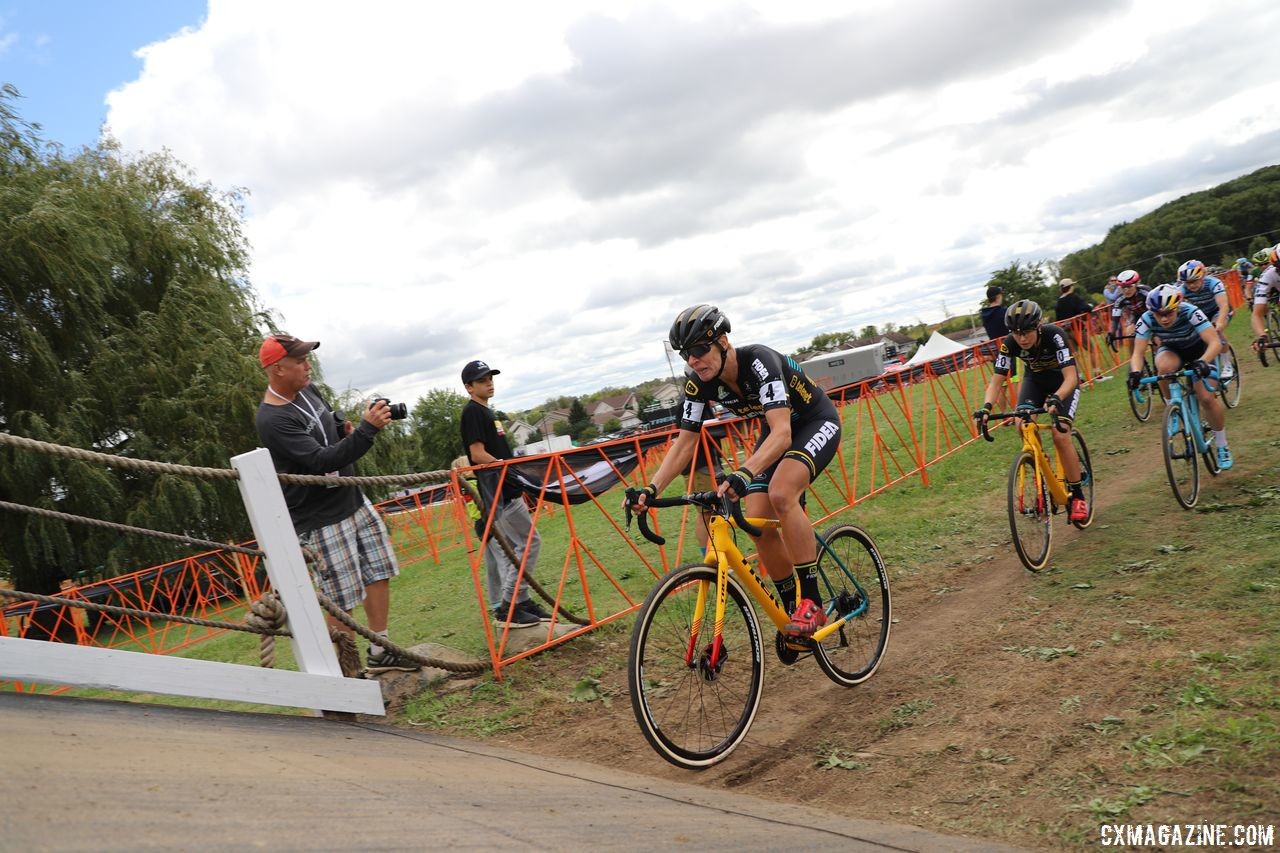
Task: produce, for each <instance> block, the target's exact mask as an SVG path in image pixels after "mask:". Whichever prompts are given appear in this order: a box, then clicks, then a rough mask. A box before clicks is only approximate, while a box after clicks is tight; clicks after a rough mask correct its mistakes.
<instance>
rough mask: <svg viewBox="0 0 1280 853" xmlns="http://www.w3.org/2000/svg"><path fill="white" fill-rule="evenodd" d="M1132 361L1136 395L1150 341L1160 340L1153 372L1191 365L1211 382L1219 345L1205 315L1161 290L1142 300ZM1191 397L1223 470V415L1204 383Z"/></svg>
mask: <svg viewBox="0 0 1280 853" xmlns="http://www.w3.org/2000/svg"><path fill="white" fill-rule="evenodd" d="M1134 334H1135V335H1136V337H1135V339H1134V347H1133V356H1132V357H1131V358H1130V359H1129V388H1130V389H1136V388H1137V387H1138V383H1139V381H1140V380H1141V379H1142V360H1143V356H1145V355H1146V353H1147V348H1148V347H1149V346H1150V342H1151V337H1152V335H1155V334H1159V335H1160V347H1159V349H1157V350H1156V372H1157V373H1173V372H1174V371H1175V370H1180V369H1181V368H1182V366H1183V365H1184V364H1187V365H1190V367H1191V368H1192V369H1193V370H1195V372H1196V373H1197V374H1198V375H1199V377H1200V379H1201V380H1203V379H1205V378H1206V377H1208V376H1210V375H1211V374H1212V372H1213V368H1212V367H1210V363H1211V362H1212V361H1213V360H1214V359H1215V358H1217V357H1218V353H1219V352H1221V350H1222V339H1221V338H1220V337H1219V336H1218V333H1217V330H1215V329H1214V327H1213V324H1212V323H1210V322H1209V318H1208V317H1206V316H1205V314H1204V312H1203V311H1201V310H1200V309H1199V308H1197V307H1196V306H1194V305H1192V304H1191V303H1190V302H1187V301H1184V300H1183V298H1182V290H1181V289H1180V288H1178V287H1177V286H1176V285H1172V284H1162V285H1160V286H1159V287H1157V288H1155V289H1154V290H1152V291H1151V292H1150V293H1149V294H1147V311H1146V313H1145V314H1143V315H1142V316H1141V317H1140V318H1138V327H1137V330H1136V331H1135V332H1134ZM1195 389H1196V397H1198V398H1199V400H1200V409H1201V411H1203V412H1204V414H1205V422H1206V423H1208V424H1209V426H1211V427H1213V443H1214V446H1215V447H1217V448H1218V467H1219V468H1221V469H1222V470H1224V471H1225V470H1227V469H1228V468H1230V467H1231V466H1232V464H1233V462H1232V459H1231V450H1230V449H1228V447H1227V412H1226V409H1225V407H1224V406H1223V405H1222V401H1221V400H1220V399H1218V395H1217V394H1215V393H1213V392H1211V391H1210V390H1209V389H1208V388H1207V387H1205V384H1204V382H1203V381H1198V382H1196V383H1195Z"/></svg>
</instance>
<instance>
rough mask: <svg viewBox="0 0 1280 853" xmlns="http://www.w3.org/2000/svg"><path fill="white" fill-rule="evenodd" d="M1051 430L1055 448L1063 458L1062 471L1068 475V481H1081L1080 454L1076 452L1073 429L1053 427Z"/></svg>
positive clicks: (1060, 457)
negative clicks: (1062, 429)
mask: <svg viewBox="0 0 1280 853" xmlns="http://www.w3.org/2000/svg"><path fill="white" fill-rule="evenodd" d="M1049 432H1050V433H1052V435H1053V449H1054V450H1055V451H1057V453H1058V458H1059V459H1061V460H1062V473H1063V475H1065V476H1066V478H1067V482H1068V483H1078V482H1080V456H1079V455H1078V454H1077V453H1076V446H1075V444H1074V443H1072V441H1071V431H1070V430H1068V431H1067V432H1058V431H1057V430H1056V429H1051V430H1049Z"/></svg>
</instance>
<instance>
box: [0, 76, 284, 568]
mask: <svg viewBox="0 0 1280 853" xmlns="http://www.w3.org/2000/svg"><path fill="white" fill-rule="evenodd" d="M17 97H18V94H17V92H16V91H15V90H14V89H13V88H12V87H11V86H7V85H6V86H4V87H3V88H2V89H0V431H4V432H9V433H12V434H14V435H22V436H28V437H31V438H36V439H41V440H44V441H49V442H54V443H57V444H62V445H70V446H73V447H81V448H89V449H97V450H101V451H104V452H108V453H113V454H119V455H124V456H131V457H137V458H141V459H151V460H158V461H167V462H178V463H184V464H190V465H202V466H211V467H222V468H225V467H227V465H228V458H229V457H230V456H231V455H234V454H236V453H240V452H243V451H245V450H249V449H252V448H253V447H256V446H257V445H258V440H257V436H256V434H255V432H254V411H255V409H256V407H257V404H258V400H259V399H260V395H261V389H262V375H261V371H260V370H259V369H258V367H257V363H256V360H255V358H254V353H256V350H257V344H258V342H259V340H260V333H259V331H258V328H257V326H256V324H255V304H254V298H253V295H252V292H251V291H250V289H249V287H248V285H247V278H246V274H245V269H246V258H247V246H246V243H245V240H244V237H243V235H242V231H241V222H242V215H243V214H242V210H241V208H240V204H239V199H238V197H237V196H236V195H235V194H228V193H222V192H218V191H215V190H214V189H213V188H212V187H210V186H209V185H207V184H201V183H199V182H196V181H195V180H194V179H193V177H192V176H191V174H190V172H189V171H188V170H187V169H186V168H185V167H183V166H182V165H181V164H180V163H178V162H176V161H175V160H174V159H173V158H172V157H171V156H170V155H168V154H160V155H151V156H142V157H138V158H127V157H125V156H123V155H122V154H121V153H120V151H119V150H118V149H117V147H116V146H115V145H114V144H113V143H110V142H106V143H101V144H99V145H98V146H96V147H94V148H84V149H81V151H80V152H79V153H77V154H75V155H74V156H65V155H64V154H63V153H62V150H61V149H60V148H59V147H58V146H56V145H54V144H50V143H48V142H45V141H44V140H42V139H41V137H40V135H39V129H38V127H35V126H33V125H30V124H28V123H27V122H25V121H24V120H22V119H21V118H20V117H19V115H18V113H17V112H16V110H15V109H14V104H15V102H16V99H17ZM0 498H3V499H4V500H8V501H12V502H14V503H20V504H24V505H29V506H38V507H47V508H51V509H57V510H61V511H64V512H70V513H74V514H77V515H84V516H92V517H95V518H102V519H107V520H113V521H121V522H125V523H128V524H133V525H138V526H143V527H150V528H156V529H160V530H167V531H173V532H181V533H186V534H188V535H193V536H199V537H202V538H212V539H220V540H225V539H228V538H234V537H241V536H244V535H245V533H246V531H247V528H248V525H247V523H246V520H245V514H244V510H243V507H242V505H241V502H240V500H239V493H238V490H237V489H236V488H235V484H234V483H233V482H230V481H222V482H215V481H209V480H197V479H189V478H186V477H178V476H172V475H168V474H154V473H126V472H122V471H119V470H115V469H108V468H104V467H102V466H99V465H97V464H93V463H88V462H81V461H75V460H71V459H67V458H63V457H57V456H47V455H43V454H37V453H33V452H31V451H28V450H22V449H14V448H11V447H3V448H0ZM184 552H186V553H189V549H182V548H175V547H174V546H173V545H170V544H167V543H163V542H161V541H159V540H155V539H148V538H141V537H137V536H133V535H125V536H121V535H118V534H115V533H111V532H102V531H99V530H96V529H95V528H88V527H83V526H80V525H69V524H63V523H61V522H57V521H47V520H42V519H39V518H35V517H32V516H29V515H26V514H20V513H17V512H13V511H8V510H0V573H3V574H7V575H8V576H9V577H10V579H11V580H12V581H13V582H14V585H15V586H16V587H18V588H20V589H27V590H31V591H38V592H43V591H48V590H50V589H53V588H55V587H56V585H57V581H58V580H59V578H60V577H62V576H67V577H72V576H74V575H75V574H76V573H77V572H78V571H82V570H90V571H99V572H104V573H106V574H116V573H119V572H121V571H127V570H132V569H135V568H140V567H144V566H147V565H150V564H152V563H154V562H157V561H164V560H168V559H173V558H174V557H175V556H177V555H179V554H181V553H184Z"/></svg>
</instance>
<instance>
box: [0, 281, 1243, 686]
mask: <svg viewBox="0 0 1280 853" xmlns="http://www.w3.org/2000/svg"><path fill="white" fill-rule="evenodd" d="M1220 277H1221V278H1222V279H1223V281H1224V283H1225V284H1226V285H1227V291H1228V296H1229V301H1230V303H1231V305H1232V306H1233V307H1238V306H1239V305H1241V304H1243V302H1244V295H1243V293H1242V288H1241V282H1240V278H1239V275H1238V274H1237V273H1236V272H1234V271H1231V272H1229V273H1226V274H1222V275H1220ZM1109 324H1110V318H1109V313H1108V308H1107V307H1106V306H1101V307H1099V308H1098V309H1096V310H1095V311H1094V312H1093V313H1092V314H1085V315H1081V316H1080V317H1076V318H1072V319H1071V320H1068V321H1066V322H1064V323H1059V324H1058V325H1060V326H1062V327H1063V328H1064V329H1065V330H1066V331H1067V333H1068V335H1069V336H1070V338H1071V340H1072V344H1073V347H1074V349H1075V352H1076V358H1077V361H1078V362H1079V364H1080V369H1081V375H1082V378H1083V380H1084V382H1085V384H1086V387H1087V386H1088V385H1089V384H1090V383H1091V382H1092V381H1094V380H1095V379H1096V378H1098V377H1100V376H1102V375H1104V374H1106V373H1109V372H1111V371H1113V370H1115V369H1116V368H1117V367H1119V366H1121V365H1122V364H1123V363H1124V362H1125V361H1126V360H1127V358H1126V355H1125V351H1124V349H1123V348H1113V347H1111V346H1109V345H1108V343H1107V340H1106V332H1107V330H1108V328H1109ZM993 357H994V343H992V342H984V343H982V344H979V345H977V346H974V347H970V348H969V349H966V350H964V351H962V352H958V353H955V354H952V355H948V356H945V357H943V358H940V359H936V360H934V361H930V362H928V363H926V364H924V365H921V366H916V367H914V368H909V369H904V370H899V371H898V372H896V373H889V374H885V375H883V376H880V377H877V378H875V379H871V380H867V381H865V382H861V383H857V384H856V385H852V386H848V387H845V388H841V389H837V390H835V391H833V392H832V393H831V397H832V398H833V400H834V401H835V402H836V404H837V406H838V410H839V412H840V416H841V423H842V427H843V437H842V441H841V449H840V453H839V454H838V456H837V457H836V459H835V460H834V461H833V462H832V463H831V465H829V466H828V467H827V470H826V471H824V472H823V473H822V475H821V476H820V477H819V479H818V480H817V481H816V482H815V483H814V484H813V485H812V486H811V487H810V491H809V505H810V515H811V516H812V517H813V518H814V524H815V525H817V524H820V523H821V522H823V521H825V520H827V519H829V518H830V517H832V516H834V515H835V514H837V513H839V512H841V511H842V510H845V509H848V508H849V507H852V506H854V505H856V504H857V503H859V502H861V501H864V500H867V499H869V498H870V497H872V496H874V495H876V494H878V493H879V492H881V491H883V490H885V489H887V488H889V487H891V486H893V485H894V484H897V483H900V482H903V481H904V480H908V479H910V478H911V477H914V476H917V475H918V476H920V478H921V481H922V482H923V483H925V484H926V485H927V484H928V482H929V475H928V468H929V466H931V465H933V464H935V463H936V462H938V461H939V460H941V459H943V458H945V457H946V456H948V455H950V454H952V453H955V452H956V451H957V450H959V449H960V448H961V447H964V446H965V445H967V444H968V443H970V442H972V441H974V440H975V439H976V434H975V431H974V427H973V424H972V420H971V417H970V413H971V412H972V411H973V410H974V409H976V408H978V407H979V406H980V405H981V402H982V397H983V392H984V389H985V387H986V385H987V383H988V381H989V379H990V377H991V365H992V362H993ZM675 434H676V432H675V430H674V429H671V430H667V431H665V432H663V433H658V434H657V435H656V436H655V435H653V434H650V435H647V436H643V437H641V436H637V437H633V438H629V439H620V440H618V441H615V442H610V443H608V444H601V445H596V446H592V447H587V448H578V449H575V450H572V451H560V452H556V453H552V454H547V455H545V456H539V457H534V458H532V459H529V458H525V459H516V460H511V461H510V462H509V463H507V464H506V465H504V466H502V468H503V472H504V474H503V476H506V475H507V471H508V469H509V468H510V467H511V466H514V465H521V466H525V468H526V469H527V467H528V466H529V465H530V464H537V465H540V466H542V467H541V472H540V473H541V484H542V485H541V488H540V489H537V490H536V494H533V493H527V503H528V504H529V506H530V509H531V515H532V517H533V521H534V526H535V529H536V530H537V531H538V533H539V535H540V536H541V539H542V550H541V556H540V558H539V560H538V565H536V566H529V565H527V562H526V560H525V559H522V560H521V566H520V572H521V577H522V581H521V583H524V581H523V577H524V575H525V574H526V573H531V574H532V575H533V576H534V577H536V578H537V579H538V580H539V581H540V583H541V585H542V587H543V588H544V589H545V590H546V591H547V593H548V595H549V596H550V598H551V599H552V601H551V602H550V603H551V604H554V605H555V606H556V607H563V608H565V610H566V611H567V612H568V613H570V614H572V616H564V615H560V614H557V616H556V621H554V622H553V623H551V624H550V625H540V626H537V627H531V628H520V629H508V628H506V627H505V626H504V625H498V624H495V623H494V622H493V621H491V619H490V618H489V617H490V614H489V604H488V596H487V591H486V589H485V584H484V580H483V575H484V571H485V568H484V560H485V553H486V545H487V544H488V541H489V539H490V538H491V537H492V535H493V533H492V530H493V520H492V518H491V517H482V518H481V522H482V523H481V524H480V530H479V532H477V530H476V527H475V525H474V524H473V520H472V519H471V518H469V517H468V514H467V510H466V504H467V501H468V500H469V498H465V497H464V492H463V491H462V489H461V488H460V486H459V483H458V477H459V476H468V475H470V474H471V473H472V471H473V470H474V469H458V470H456V471H454V472H453V477H452V479H451V481H450V483H449V484H448V485H447V487H446V488H447V496H446V497H445V498H444V499H443V500H440V499H434V500H432V501H427V500H425V499H419V498H415V497H414V496H408V497H402V498H399V499H396V500H395V501H390V502H387V503H386V504H380V505H379V506H380V508H381V509H383V511H384V517H385V519H386V521H387V524H388V527H389V529H390V531H391V533H392V535H393V537H394V541H395V543H396V547H397V552H398V554H399V555H400V557H401V561H402V564H403V565H413V564H416V563H423V562H426V561H427V560H428V559H430V561H431V562H432V563H434V564H435V566H436V567H438V569H439V571H441V572H445V573H450V572H455V571H466V570H467V569H468V568H469V569H470V575H471V581H472V588H473V590H474V593H475V600H476V602H477V603H478V605H479V607H478V610H479V614H480V619H481V622H482V624H483V626H484V634H485V639H486V643H487V646H488V650H489V656H490V660H491V662H492V664H493V666H494V670H495V672H496V673H497V674H498V675H499V676H500V675H501V671H502V668H503V667H504V666H505V665H507V664H510V663H512V662H514V661H517V660H520V659H523V658H525V657H527V656H529V655H531V654H534V653H536V652H538V651H541V650H543V649H545V648H547V647H549V646H552V645H556V644H558V643H561V642H564V641H566V640H567V639H570V638H572V637H575V636H578V635H580V634H582V633H584V632H586V631H589V630H592V629H594V628H596V627H598V626H601V625H605V624H608V623H610V622H613V621H615V620H617V619H619V618H621V617H624V616H626V615H628V614H629V613H631V612H632V611H633V610H634V609H635V608H636V607H637V606H638V605H639V603H640V602H641V601H642V600H643V598H644V596H645V595H646V594H647V592H648V590H649V588H650V587H651V586H652V584H653V581H654V580H655V579H656V578H658V577H660V576H661V575H662V573H663V572H665V571H666V570H668V569H669V568H671V567H672V566H674V565H677V564H679V563H681V562H687V561H689V560H691V559H697V558H698V557H699V556H700V550H699V545H698V544H697V541H696V538H695V537H694V536H693V535H692V534H693V532H694V529H695V525H696V519H694V518H693V517H692V516H691V514H690V512H689V511H686V512H685V514H684V516H683V517H682V518H681V520H680V524H679V526H678V529H677V530H676V531H674V533H675V535H674V537H672V536H671V535H670V533H669V534H668V536H669V544H668V545H667V546H665V547H662V548H653V547H651V546H649V545H647V544H644V545H641V544H639V543H638V542H637V540H636V537H635V536H634V535H633V534H628V533H627V531H625V530H624V529H623V526H622V523H621V518H622V511H621V501H622V498H621V489H620V488H617V487H616V484H618V483H621V485H623V486H625V485H635V486H643V485H644V484H645V483H647V482H648V481H649V476H650V475H651V474H652V472H653V471H654V470H656V468H657V466H658V465H659V464H660V463H661V459H662V457H663V455H664V454H665V452H666V450H667V448H668V446H669V441H670V439H671V438H672V437H673V436H674V435H675ZM655 438H657V439H660V440H662V439H665V442H666V443H662V444H655V443H654V439H655ZM758 438H759V424H758V423H757V422H755V421H743V420H730V421H727V422H723V423H712V424H711V425H709V426H708V427H707V428H706V429H704V433H703V436H702V441H701V442H700V443H699V449H698V451H697V453H696V454H695V458H694V461H693V463H692V464H691V466H690V471H689V481H688V485H689V487H690V488H691V489H699V488H709V487H711V485H712V484H713V483H714V477H713V475H711V474H709V473H708V472H707V471H706V469H707V468H708V467H709V468H710V469H711V470H712V471H717V470H718V469H719V467H720V465H721V464H724V465H725V466H726V467H735V463H739V462H741V461H742V460H743V459H745V458H746V457H747V456H748V455H749V454H750V452H751V449H752V448H754V446H755V444H756V442H757V440H758ZM619 448H622V449H625V450H629V451H630V452H632V453H634V458H635V460H636V461H635V464H634V467H633V468H630V469H628V470H626V471H624V470H620V469H619V468H618V467H617V466H616V465H615V463H614V461H613V460H614V459H615V458H616V456H617V455H618V453H617V451H618V450H619ZM611 451H613V453H612V455H611ZM584 458H586V459H589V460H590V461H591V462H592V463H593V464H594V465H596V467H601V466H603V467H606V468H611V469H612V472H613V474H614V475H615V476H614V478H613V485H615V487H614V488H613V489H612V491H609V490H606V491H603V492H601V493H599V494H597V493H595V492H594V491H593V490H592V488H591V487H590V485H589V484H588V483H587V481H586V478H584V477H583V475H582V473H581V472H582V470H583V467H584V465H583V460H584ZM708 461H709V462H710V464H709V465H708ZM700 468H701V469H703V470H701V471H699V470H698V469H700ZM675 488H677V486H676V485H674V484H673V486H672V487H671V488H670V489H669V491H671V490H674V489H675ZM572 492H577V493H579V494H580V495H581V496H582V500H581V502H580V503H576V504H575V503H572V502H570V501H569V500H568V499H567V498H566V497H565V496H566V495H568V494H570V493H572ZM406 501H407V503H406ZM388 505H390V511H388ZM668 524H670V520H668ZM661 527H662V519H661V518H659V519H656V520H655V528H656V529H659V530H661ZM530 538H532V537H530ZM512 544H513V545H515V546H516V550H517V551H518V552H520V553H522V554H523V553H524V547H525V546H527V545H528V544H530V543H529V542H528V541H526V542H520V543H512ZM464 555H465V557H464ZM257 568H258V567H257V565H256V560H254V559H253V558H250V557H246V556H243V555H237V554H228V553H224V552H213V553H210V554H202V555H198V556H195V557H191V558H188V559H186V560H181V561H177V562H175V563H171V564H166V565H165V566H158V567H154V568H151V569H145V570H143V571H141V572H136V573H134V574H132V575H126V576H122V577H118V578H113V579H111V580H109V581H103V582H101V583H98V584H91V585H87V586H84V587H78V588H75V589H72V590H69V591H68V592H67V593H64V594H66V595H69V596H72V597H84V598H87V599H89V600H99V601H101V600H103V599H107V600H108V603H113V604H120V605H122V606H127V607H135V608H138V609H150V608H155V609H164V608H176V609H174V610H172V611H171V612H179V611H181V612H183V613H184V614H186V615H197V616H202V617H204V618H224V617H226V616H227V615H228V614H230V615H233V616H238V614H239V612H240V611H241V610H242V609H243V604H244V601H245V597H246V596H247V597H250V598H252V597H254V596H256V595H258V594H259V593H260V592H261V587H262V585H263V584H264V583H265V574H264V573H263V572H260V571H257ZM44 609H45V611H50V610H51V611H52V613H46V615H43V616H37V615H36V614H37V611H40V610H41V608H40V607H38V606H36V605H31V604H19V605H12V606H10V607H7V608H5V609H4V611H3V614H4V617H5V618H4V619H0V634H13V633H17V635H18V636H41V635H43V636H42V638H46V639H62V640H66V641H74V642H79V643H84V644H93V645H104V646H106V647H109V648H122V647H127V648H138V649H143V650H146V651H153V652H159V653H166V652H173V651H177V650H179V649H183V648H186V647H188V646H190V645H192V644H193V643H196V642H198V641H200V640H202V639H205V638H207V637H209V636H213V635H215V634H218V633H221V631H219V630H216V629H206V628H194V627H191V626H185V625H174V624H172V623H163V622H161V623H156V624H154V625H152V624H149V623H143V622H141V621H139V620H129V619H117V618H114V617H100V616H98V615H96V614H95V615H93V616H92V617H91V618H85V617H84V616H83V615H82V614H81V612H80V611H72V610H70V609H69V608H57V607H54V608H49V607H48V606H47V605H45V606H44ZM472 612H474V611H472ZM512 630H519V631H522V632H537V633H536V642H533V643H530V642H523V643H519V644H513V643H511V642H510V640H511V631H512ZM72 637H73V638H74V639H72ZM509 646H510V647H511V650H509V648H508V647H509ZM516 646H518V650H516Z"/></svg>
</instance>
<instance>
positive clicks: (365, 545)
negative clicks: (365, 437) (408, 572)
mask: <svg viewBox="0 0 1280 853" xmlns="http://www.w3.org/2000/svg"><path fill="white" fill-rule="evenodd" d="M298 541H299V542H301V543H302V544H303V545H304V546H308V547H311V548H314V549H316V550H317V551H319V552H320V556H321V558H322V559H323V562H324V565H323V566H318V567H317V570H316V577H317V578H318V579H319V581H320V591H321V592H323V593H324V594H325V595H326V596H327V597H328V598H329V599H330V600H332V601H333V602H334V603H335V604H337V605H338V606H339V607H341V608H342V609H343V610H345V611H346V612H348V613H350V612H351V611H352V610H354V609H355V607H356V605H357V604H359V603H360V602H362V601H364V588H365V587H366V586H368V585H369V584H372V583H377V582H378V581H385V580H389V579H391V578H393V577H395V576H396V575H398V574H400V567H399V566H398V565H396V555H395V552H393V551H392V549H391V540H390V538H389V537H388V536H387V526H386V525H385V524H383V522H382V516H380V515H378V511H377V510H375V509H374V508H373V504H371V503H369V499H368V498H365V499H364V504H363V505H362V506H361V507H360V509H358V510H356V511H355V514H354V515H351V516H350V517H348V518H344V519H343V520H342V521H339V522H337V523H335V524H330V525H329V526H328V527H321V528H320V529H319V530H312V531H311V532H309V533H304V534H302V535H301V536H299V537H298Z"/></svg>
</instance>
